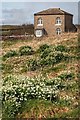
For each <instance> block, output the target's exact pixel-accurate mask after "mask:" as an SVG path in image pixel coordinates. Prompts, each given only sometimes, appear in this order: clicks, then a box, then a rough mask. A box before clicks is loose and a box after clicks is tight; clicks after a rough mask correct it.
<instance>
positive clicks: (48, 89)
mask: <svg viewBox="0 0 80 120" xmlns="http://www.w3.org/2000/svg"><path fill="white" fill-rule="evenodd" d="M46 81H48V80H46V79H45V78H38V77H36V78H29V77H26V78H15V77H12V76H8V77H7V78H6V79H5V80H4V84H3V90H2V91H3V92H2V93H3V101H6V100H9V99H10V100H11V99H12V100H13V101H15V102H16V103H17V102H22V101H25V100H28V99H40V98H41V99H45V100H47V99H50V100H51V99H52V97H54V98H56V97H57V95H58V86H59V84H60V83H58V84H56V82H53V83H52V84H48V83H47V82H46ZM49 81H52V80H49Z"/></svg>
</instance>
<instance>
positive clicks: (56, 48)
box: [55, 45, 68, 52]
mask: <svg viewBox="0 0 80 120" xmlns="http://www.w3.org/2000/svg"><path fill="white" fill-rule="evenodd" d="M55 50H56V51H60V52H67V51H68V48H66V47H65V46H63V45H58V46H57V47H55Z"/></svg>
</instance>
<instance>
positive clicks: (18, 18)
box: [0, 0, 80, 25]
mask: <svg viewBox="0 0 80 120" xmlns="http://www.w3.org/2000/svg"><path fill="white" fill-rule="evenodd" d="M16 1H17V0H16ZM19 1H20V0H19ZM23 1H24V0H23ZM43 1H46V2H28V1H24V2H5V0H3V1H2V2H1V3H2V4H0V24H1V23H3V24H14V25H15V24H20V25H21V24H29V23H32V24H33V23H34V13H36V12H39V11H42V10H45V9H49V8H54V7H56V8H61V9H62V10H64V11H67V12H69V13H71V14H73V15H74V17H73V18H74V19H73V23H74V24H77V23H78V22H79V21H80V20H78V18H80V17H79V15H78V11H79V9H78V8H79V6H80V4H78V2H70V0H69V2H49V1H50V0H43ZM47 1H48V2H47Z"/></svg>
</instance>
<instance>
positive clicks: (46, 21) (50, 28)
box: [34, 8, 75, 36]
mask: <svg viewBox="0 0 80 120" xmlns="http://www.w3.org/2000/svg"><path fill="white" fill-rule="evenodd" d="M49 10H50V9H49ZM52 10H53V11H52V14H51V11H50V14H49V12H47V10H45V11H44V12H43V11H42V12H39V13H36V14H34V29H35V30H36V29H44V30H45V33H44V34H45V35H48V36H54V35H56V34H57V29H60V31H61V34H62V33H64V32H72V31H75V26H74V25H73V15H72V14H69V13H67V12H64V11H62V10H60V8H59V9H58V8H57V9H55V11H56V10H57V13H56V14H55V13H54V12H55V11H54V9H52ZM58 10H59V12H58ZM39 18H41V19H42V22H43V24H42V25H40V26H39V25H38V19H39ZM57 18H60V20H61V24H56V20H57Z"/></svg>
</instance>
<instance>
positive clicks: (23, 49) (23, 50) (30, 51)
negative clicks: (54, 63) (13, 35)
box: [19, 46, 34, 55]
mask: <svg viewBox="0 0 80 120" xmlns="http://www.w3.org/2000/svg"><path fill="white" fill-rule="evenodd" d="M33 53H34V51H33V49H32V48H31V47H30V46H22V47H20V48H19V54H20V55H32V54H33Z"/></svg>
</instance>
